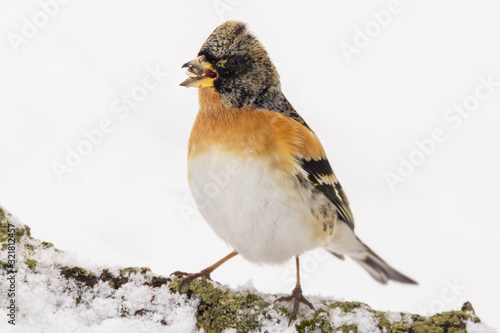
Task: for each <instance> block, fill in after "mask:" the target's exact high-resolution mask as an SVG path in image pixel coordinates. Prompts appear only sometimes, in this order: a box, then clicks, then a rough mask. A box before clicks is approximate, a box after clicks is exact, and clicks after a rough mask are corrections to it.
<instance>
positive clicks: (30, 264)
mask: <svg viewBox="0 0 500 333" xmlns="http://www.w3.org/2000/svg"><path fill="white" fill-rule="evenodd" d="M24 263H25V264H26V265H27V266H28V267H29V268H30V269H31V270H33V271H34V270H35V268H36V265H37V264H38V262H37V261H36V260H33V259H26V260H25V261H24Z"/></svg>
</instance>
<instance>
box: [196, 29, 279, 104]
mask: <svg viewBox="0 0 500 333" xmlns="http://www.w3.org/2000/svg"><path fill="white" fill-rule="evenodd" d="M198 56H205V57H206V59H207V60H208V61H209V62H210V63H212V64H213V65H214V67H215V69H216V71H217V75H218V78H217V79H216V80H215V81H214V87H215V89H216V90H217V92H219V94H220V95H221V99H222V100H223V101H225V102H226V103H228V104H230V105H231V106H234V107H242V106H253V105H254V104H255V102H256V100H257V99H258V98H259V96H260V95H261V94H263V93H265V92H266V91H267V90H268V89H269V88H270V87H279V86H280V81H279V75H278V72H277V71H276V68H275V67H274V65H273V63H272V62H271V59H269V56H268V55H267V52H266V50H265V49H264V46H262V44H261V43H260V42H259V41H258V40H257V39H256V38H255V36H254V35H253V34H251V33H250V32H249V31H248V29H247V27H246V25H245V24H244V23H242V22H236V21H229V22H226V23H224V24H222V25H220V26H219V27H217V29H215V31H214V32H213V33H212V34H211V35H210V36H209V37H208V39H207V40H206V41H205V43H204V44H203V46H202V47H201V50H200V52H199V53H198Z"/></svg>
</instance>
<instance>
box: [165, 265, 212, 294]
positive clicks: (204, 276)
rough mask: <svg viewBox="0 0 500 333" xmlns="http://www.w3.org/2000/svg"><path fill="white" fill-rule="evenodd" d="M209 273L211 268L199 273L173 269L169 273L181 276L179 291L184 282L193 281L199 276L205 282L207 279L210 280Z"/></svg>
mask: <svg viewBox="0 0 500 333" xmlns="http://www.w3.org/2000/svg"><path fill="white" fill-rule="evenodd" d="M210 273H212V270H209V269H204V270H202V271H201V272H199V273H186V272H181V271H175V272H173V273H172V274H170V275H176V276H183V278H182V279H181V282H180V283H179V291H181V290H182V286H183V285H184V283H186V282H190V281H193V280H195V279H197V278H200V277H201V278H202V279H203V281H205V282H206V281H207V280H210V281H212V278H211V277H210Z"/></svg>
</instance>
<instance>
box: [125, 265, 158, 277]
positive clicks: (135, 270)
mask: <svg viewBox="0 0 500 333" xmlns="http://www.w3.org/2000/svg"><path fill="white" fill-rule="evenodd" d="M147 273H151V269H150V268H149V267H126V268H123V269H120V276H129V275H130V274H142V275H144V274H147Z"/></svg>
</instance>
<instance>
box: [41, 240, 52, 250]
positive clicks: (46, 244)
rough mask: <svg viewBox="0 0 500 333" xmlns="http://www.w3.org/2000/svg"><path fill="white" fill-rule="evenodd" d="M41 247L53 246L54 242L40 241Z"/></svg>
mask: <svg viewBox="0 0 500 333" xmlns="http://www.w3.org/2000/svg"><path fill="white" fill-rule="evenodd" d="M42 247H43V248H44V249H48V248H49V247H54V244H52V243H48V242H42Z"/></svg>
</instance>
